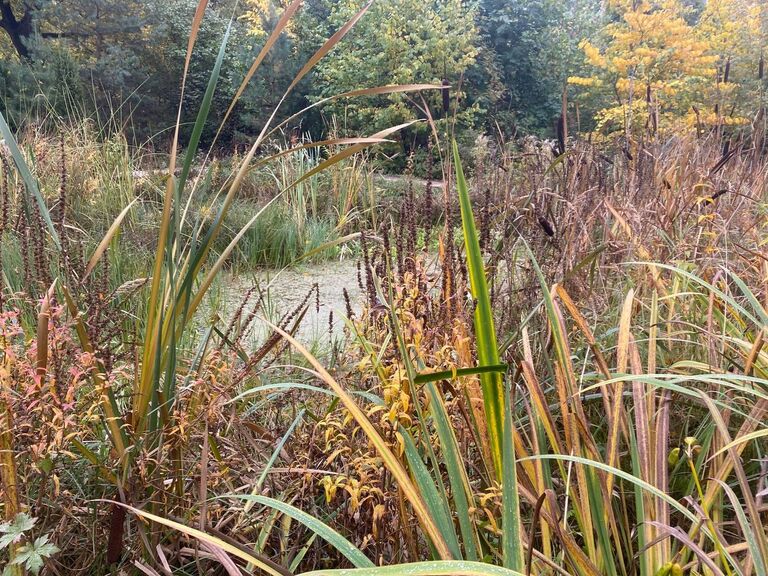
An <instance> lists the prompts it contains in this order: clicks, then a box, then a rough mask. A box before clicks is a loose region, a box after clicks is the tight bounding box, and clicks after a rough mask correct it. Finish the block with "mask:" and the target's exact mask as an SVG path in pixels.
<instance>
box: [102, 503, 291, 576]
mask: <svg viewBox="0 0 768 576" xmlns="http://www.w3.org/2000/svg"><path fill="white" fill-rule="evenodd" d="M109 502H110V504H116V505H118V506H122V507H123V508H126V509H128V510H130V511H131V512H133V513H134V514H136V516H138V517H139V518H146V519H147V520H151V521H152V522H156V523H158V524H162V525H163V526H167V527H168V528H173V529H174V530H178V531H179V532H182V533H184V534H186V535H187V536H191V537H193V538H197V539H198V540H200V541H201V542H205V543H207V544H210V545H212V546H216V547H217V548H220V549H221V550H224V551H225V552H227V553H229V554H231V555H232V556H235V557H236V558H240V559H241V560H245V561H246V562H249V563H251V564H253V565H254V566H258V567H259V569H261V570H263V571H264V572H265V573H267V574H270V575H271V576H285V574H284V572H281V571H280V570H277V569H276V568H275V567H273V566H272V565H271V564H268V563H267V562H264V560H262V559H261V558H257V557H256V556H252V555H251V554H247V553H245V552H243V551H242V550H241V549H240V548H238V547H236V546H232V545H231V544H229V543H228V542H225V541H224V540H222V539H221V538H217V537H215V536H211V535H210V534H206V533H205V532H203V531H201V530H197V529H196V528H190V527H189V526H186V525H184V524H182V523H181V522H176V521H174V520H168V519H167V518H163V517H162V516H157V515H155V514H151V513H149V512H145V511H144V510H140V509H139V508H134V507H133V506H131V505H129V504H123V503H122V502H114V501H109Z"/></svg>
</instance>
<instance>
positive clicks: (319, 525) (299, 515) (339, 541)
mask: <svg viewBox="0 0 768 576" xmlns="http://www.w3.org/2000/svg"><path fill="white" fill-rule="evenodd" d="M216 498H238V499H240V500H245V501H246V502H253V503H254V504H260V505H262V506H266V507H268V508H271V509H273V510H277V511H279V512H282V513H283V514H285V515H286V516H289V517H291V518H293V519H294V520H296V521H297V522H300V523H301V524H303V525H304V526H306V527H307V528H309V529H310V530H312V532H314V533H315V534H317V535H318V536H320V537H321V538H322V539H323V540H325V541H326V542H328V543H329V544H330V545H331V546H333V547H334V548H336V550H338V551H339V552H341V554H343V555H344V557H345V558H346V559H347V560H349V561H350V562H352V564H353V565H355V566H357V567H358V568H368V567H371V566H373V562H371V561H370V560H369V559H368V558H367V557H366V555H365V554H363V553H362V552H360V550H359V549H358V548H357V547H356V546H355V545H354V544H352V543H351V542H350V541H349V540H347V539H346V538H344V536H342V535H341V534H339V533H338V532H336V530H334V529H333V528H331V527H330V526H328V525H327V524H325V523H323V522H321V521H320V520H318V519H317V518H315V517H314V516H312V515H311V514H307V513H306V512H304V511H303V510H299V509H298V508H296V507H295V506H291V505H290V504H288V503H287V502H282V501H280V500H275V499H274V498H269V497H268V496H260V495H257V494H228V495H225V496H217V497H216Z"/></svg>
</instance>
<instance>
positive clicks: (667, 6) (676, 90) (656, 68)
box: [569, 0, 718, 132]
mask: <svg viewBox="0 0 768 576" xmlns="http://www.w3.org/2000/svg"><path fill="white" fill-rule="evenodd" d="M608 8H609V10H611V12H612V14H613V15H614V16H615V21H614V22H612V23H610V24H608V25H607V26H605V27H604V28H603V30H602V34H601V37H600V39H599V40H598V41H597V44H593V43H592V42H591V41H589V40H584V41H582V44H581V47H582V49H583V50H584V54H585V56H586V60H587V63H588V64H589V65H590V66H591V67H592V68H593V69H594V71H595V72H594V75H593V76H591V77H572V78H569V82H570V83H571V84H575V85H581V86H587V87H590V88H591V89H592V90H602V91H603V92H604V93H606V92H607V93H609V94H612V96H613V103H612V105H610V106H608V107H606V108H604V109H602V110H600V111H599V112H598V114H597V121H598V129H602V130H604V131H606V132H615V131H617V130H628V131H629V130H637V129H643V128H645V129H649V130H651V131H653V132H655V131H657V130H658V129H660V128H661V127H662V126H663V127H664V128H674V127H676V124H677V123H678V122H679V121H680V120H681V119H684V118H685V117H686V116H687V113H688V111H689V110H690V109H691V107H692V105H696V104H698V103H699V102H700V101H699V97H700V96H701V95H702V94H703V92H704V87H705V86H706V85H707V84H711V82H712V80H713V78H714V77H715V76H716V64H717V61H718V59H717V57H716V56H715V55H713V53H712V50H711V46H710V44H709V42H708V41H707V39H706V38H704V37H702V35H700V34H699V33H698V32H697V30H696V29H695V27H693V26H691V25H690V24H689V23H688V21H687V20H686V18H685V17H686V8H685V7H684V6H683V4H682V3H681V2H680V1H679V0H655V1H650V0H610V1H609V2H608ZM601 44H602V49H601V48H600V47H599V46H600V45H601Z"/></svg>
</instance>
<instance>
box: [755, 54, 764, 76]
mask: <svg viewBox="0 0 768 576" xmlns="http://www.w3.org/2000/svg"><path fill="white" fill-rule="evenodd" d="M764 77H765V55H764V54H763V51H762V50H761V51H760V61H759V62H758V63H757V79H758V80H762V79H763V78H764Z"/></svg>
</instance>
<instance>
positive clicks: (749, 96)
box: [696, 0, 768, 125]
mask: <svg viewBox="0 0 768 576" xmlns="http://www.w3.org/2000/svg"><path fill="white" fill-rule="evenodd" d="M696 31H697V34H698V36H699V38H701V39H702V41H705V42H707V43H708V44H709V47H710V53H711V54H712V55H713V56H715V57H716V58H717V60H716V62H717V73H716V75H715V77H714V79H713V82H711V83H710V84H709V85H708V86H707V89H706V91H705V94H704V98H703V101H704V102H706V103H708V106H707V108H706V109H705V110H701V111H700V113H699V114H698V115H697V117H696V121H697V122H699V123H702V124H705V125H723V124H743V123H746V122H748V121H749V119H750V116H751V115H752V114H753V113H754V111H755V109H756V108H757V107H758V106H759V104H760V99H761V89H762V80H763V79H762V78H760V75H761V73H760V60H761V58H762V57H763V43H764V41H765V32H766V31H768V5H766V3H765V1H764V0H708V2H707V4H706V6H705V7H704V10H703V12H702V14H701V16H700V18H699V21H698V24H697V25H696Z"/></svg>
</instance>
